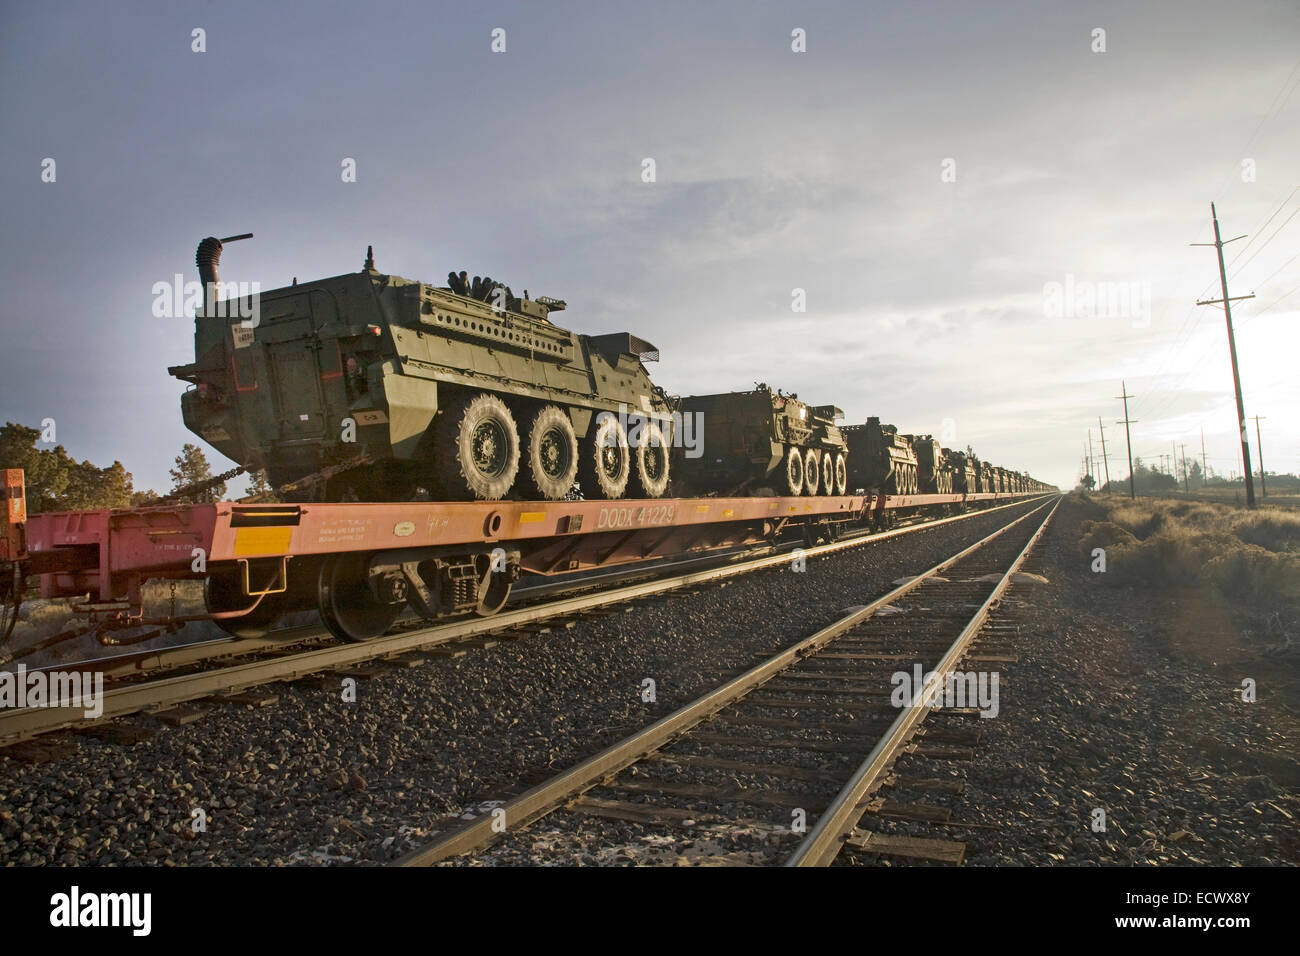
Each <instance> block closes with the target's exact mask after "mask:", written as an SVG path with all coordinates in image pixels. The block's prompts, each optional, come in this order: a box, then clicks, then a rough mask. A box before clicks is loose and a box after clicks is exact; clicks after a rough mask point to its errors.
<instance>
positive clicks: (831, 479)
mask: <svg viewBox="0 0 1300 956" xmlns="http://www.w3.org/2000/svg"><path fill="white" fill-rule="evenodd" d="M821 481H822V494H824V495H833V494H835V459H834V458H833V457H832V456H831V453H830V452H828V451H824V452H822V479H821Z"/></svg>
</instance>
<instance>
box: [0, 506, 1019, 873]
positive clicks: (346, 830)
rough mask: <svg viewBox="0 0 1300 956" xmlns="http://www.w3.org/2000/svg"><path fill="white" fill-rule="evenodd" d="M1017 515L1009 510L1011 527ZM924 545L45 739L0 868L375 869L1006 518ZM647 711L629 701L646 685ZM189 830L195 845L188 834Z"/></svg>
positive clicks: (6, 803) (5, 827)
mask: <svg viewBox="0 0 1300 956" xmlns="http://www.w3.org/2000/svg"><path fill="white" fill-rule="evenodd" d="M1026 510H1028V508H1027V507H1026V506H1020V507H1018V508H1017V509H1015V513H1017V514H1019V513H1023V512H1024V511H1026ZM1008 514H1009V512H1008V511H1002V512H999V513H997V514H995V515H977V516H975V517H972V518H970V519H968V520H965V521H960V522H955V523H952V524H949V525H945V526H942V527H939V528H932V529H926V530H922V531H917V532H914V533H911V534H907V535H904V536H902V537H899V538H895V539H891V540H886V541H881V542H876V543H873V544H869V545H866V546H864V547H862V548H855V549H852V550H850V551H848V552H845V553H841V554H837V555H833V556H830V557H828V558H825V559H820V560H811V561H809V562H808V563H807V569H806V570H805V571H803V572H796V571H793V570H792V569H790V568H789V567H782V568H781V569H779V570H772V571H765V572H759V573H756V574H753V575H746V576H743V577H740V578H737V579H732V580H731V581H730V582H728V584H727V586H726V587H717V586H712V587H709V588H706V589H704V590H701V591H699V592H696V593H692V594H689V595H684V596H681V597H676V598H667V599H664V600H660V601H657V602H653V603H643V604H637V605H634V606H629V607H627V608H620V609H618V610H617V612H616V613H614V614H612V615H610V616H608V617H601V618H593V619H584V620H579V621H578V622H577V623H576V624H575V625H574V626H573V627H572V628H570V629H557V630H555V631H552V632H551V633H548V634H540V635H536V636H533V637H531V638H528V639H526V640H522V641H517V642H503V643H501V644H498V645H497V646H495V647H491V648H486V649H481V650H471V651H470V652H469V653H467V654H466V655H465V656H462V657H458V658H448V659H441V658H435V659H432V660H430V661H429V662H428V663H426V664H424V665H423V666H420V667H416V668H411V669H397V668H394V669H391V670H388V669H385V670H384V671H383V672H382V673H380V674H378V675H376V676H375V677H373V679H364V678H359V679H357V681H356V685H357V687H356V696H357V700H356V702H355V703H349V702H345V701H344V700H343V699H342V698H343V693H342V678H341V676H338V675H335V676H333V677H331V678H329V679H327V680H326V681H323V682H322V683H321V686H313V685H312V684H311V683H310V682H308V681H302V682H298V683H296V684H290V685H283V686H281V685H276V686H274V687H273V688H271V689H272V690H273V692H274V693H276V694H278V696H279V699H278V701H276V702H275V703H272V704H270V705H269V706H266V707H254V706H250V705H236V704H228V703H226V704H223V703H214V702H203V703H202V705H201V706H202V707H204V708H205V709H206V711H207V713H206V715H205V716H204V717H203V718H202V719H200V720H199V721H197V722H195V723H190V724H185V725H182V726H177V727H171V726H166V727H162V726H158V724H157V722H156V721H155V720H154V718H151V717H144V716H141V717H137V718H130V719H127V720H124V721H118V722H116V724H115V725H114V726H122V725H125V726H127V727H141V728H144V729H145V730H156V731H157V732H156V733H155V734H153V735H151V736H148V737H147V738H146V739H142V740H139V741H137V742H134V743H121V742H111V741H109V740H104V739H99V738H98V737H96V736H91V735H89V734H61V735H59V739H60V740H61V741H66V742H67V749H68V752H67V753H65V754H63V755H61V756H59V757H58V758H57V759H55V760H53V761H51V762H48V763H30V762H25V761H19V760H16V759H14V758H13V757H10V756H5V755H4V753H3V751H0V781H2V782H0V846H2V847H3V851H4V852H3V857H4V860H5V862H6V863H8V864H11V865H12V864H17V865H34V864H41V863H59V864H114V863H116V864H121V863H152V864H164V865H168V864H172V865H175V864H180V865H185V864H205V863H220V864H293V863H303V864H322V863H373V862H379V861H386V860H389V859H392V858H394V857H396V856H398V855H400V854H401V853H402V852H404V851H406V850H408V849H410V848H411V846H413V845H415V844H417V843H418V842H419V841H420V838H421V837H422V836H424V835H425V833H426V832H428V831H430V830H431V829H434V828H436V827H437V825H438V824H439V823H440V822H441V821H444V820H445V819H446V817H447V815H448V814H462V813H466V812H484V810H486V809H488V808H490V803H488V802H490V801H495V800H505V799H508V798H509V797H510V796H512V795H513V794H514V793H516V792H518V791H519V790H521V789H524V788H526V787H527V786H531V785H533V784H535V783H537V782H539V781H540V780H542V779H544V778H545V777H547V776H549V775H550V774H552V773H554V772H555V771H557V770H559V769H562V768H563V767H566V766H569V765H571V764H573V763H575V762H577V761H579V760H581V759H582V758H584V757H586V756H589V755H591V754H593V753H595V752H596V751H598V750H600V749H601V748H603V747H605V746H608V745H609V744H611V743H613V742H615V741H616V740H618V739H621V738H622V737H625V736H627V735H628V734H630V733H632V732H634V731H636V730H638V729H640V728H641V727H643V726H645V725H647V724H649V723H651V722H653V721H654V720H656V719H658V718H660V717H662V716H664V715H665V714H667V713H669V712H671V711H672V710H674V709H676V708H677V707H680V706H681V705H683V704H685V703H687V702H689V701H690V700H692V699H694V698H695V697H697V696H699V695H700V694H702V693H704V692H705V691H707V690H709V689H711V688H712V687H714V686H716V685H717V684H719V683H721V682H723V681H725V680H727V679H729V678H731V677H734V676H735V675H736V674H738V673H741V672H743V671H744V670H746V669H748V668H749V667H751V666H753V664H754V663H756V662H757V660H758V659H760V658H761V657H763V656H767V655H770V654H771V653H774V652H775V651H777V650H779V649H780V648H782V647H785V646H787V645H789V644H790V643H793V642H794V641H796V640H798V639H800V638H802V637H804V636H806V635H807V634H809V633H812V632H813V631H815V630H816V629H818V628H820V627H822V626H824V625H826V624H828V623H830V622H831V621H833V620H835V619H836V618H837V617H839V616H840V612H841V611H842V609H843V608H845V607H846V606H849V605H854V604H862V603H866V602H867V601H869V600H871V599H872V598H874V597H877V596H879V595H880V594H882V593H884V592H885V591H887V590H888V589H889V585H890V582H891V581H893V580H895V579H897V578H899V577H900V576H903V575H907V574H914V573H917V572H919V571H921V570H924V569H925V568H927V567H930V566H931V565H933V564H935V563H937V562H938V561H939V560H942V559H943V558H944V557H946V556H948V555H950V554H951V553H953V552H954V551H956V550H958V548H960V547H962V546H964V545H966V544H970V543H973V542H974V541H976V540H977V539H978V538H980V537H982V536H984V535H986V534H988V533H990V532H991V531H992V530H994V529H995V528H996V527H998V526H999V525H1000V524H1002V523H1003V522H1005V521H1006V520H1007V515H1008ZM646 679H650V680H653V681H654V682H655V687H654V689H655V700H654V702H646V701H643V691H644V689H645V686H646V685H645V684H644V681H645V680H646ZM196 831H197V832H196Z"/></svg>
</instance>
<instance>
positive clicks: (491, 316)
mask: <svg viewBox="0 0 1300 956" xmlns="http://www.w3.org/2000/svg"><path fill="white" fill-rule="evenodd" d="M233 238H244V237H233ZM225 241H226V242H228V241H230V240H225ZM222 247H223V240H218V239H214V238H208V239H204V240H203V242H202V243H201V244H200V245H199V249H198V253H197V254H196V256H195V260H196V262H197V264H198V267H199V278H200V280H201V282H202V284H203V288H204V290H205V291H206V295H205V302H204V304H203V306H202V307H201V308H200V309H199V310H198V312H197V314H196V315H195V320H194V325H195V331H194V356H195V358H194V362H193V363H191V364H189V365H182V366H175V367H173V368H171V369H170V371H171V373H172V374H173V375H174V376H176V377H177V378H179V379H181V380H183V381H185V382H188V383H190V385H191V388H190V389H189V390H188V391H186V392H185V394H184V395H183V396H182V399H181V409H182V414H183V416H184V419H185V424H186V426H187V427H188V428H189V429H190V430H191V431H193V432H195V433H196V434H198V435H200V436H201V437H202V438H203V439H204V440H205V441H207V442H208V443H209V444H211V445H212V446H213V447H215V448H216V449H217V450H218V451H220V452H221V453H222V454H223V455H226V456H227V457H228V458H231V459H232V460H234V461H236V462H238V463H239V464H240V465H242V466H244V467H246V468H248V469H249V470H264V471H265V472H266V474H267V477H268V478H269V480H270V483H271V485H272V486H276V487H283V488H284V491H283V492H282V494H283V496H284V497H286V498H289V499H291V500H304V499H306V500H328V501H346V500H362V501H391V500H406V499H413V498H421V497H427V498H435V499H444V500H473V499H484V500H493V499H500V498H506V497H516V498H518V497H523V498H532V499H561V498H564V497H566V496H567V495H570V494H571V493H572V490H573V487H574V483H575V480H576V481H578V482H580V487H581V493H582V494H583V496H585V497H587V498H597V497H599V498H621V497H624V496H625V495H631V496H634V497H645V498H658V497H660V496H662V495H663V494H664V493H665V491H666V490H667V488H668V478H669V474H668V473H669V465H670V458H669V445H670V443H671V435H670V434H669V432H670V431H671V427H670V425H668V424H667V422H669V421H670V412H671V409H670V407H669V403H668V398H667V396H666V395H665V394H664V393H663V391H662V390H661V389H659V388H657V387H656V386H655V385H654V384H653V383H652V382H651V381H650V376H649V374H648V373H647V372H646V367H645V363H647V362H650V361H657V360H658V358H659V353H658V351H657V350H656V349H655V347H654V346H653V345H651V344H650V343H649V342H647V341H645V340H644V339H641V338H639V337H638V336H636V335H633V334H632V333H630V332H616V333H611V334H607V335H580V334H577V333H574V332H570V331H568V330H566V329H562V328H560V327H559V326H557V325H555V324H553V323H552V321H551V316H552V314H553V313H555V312H558V311H560V310H562V309H564V308H565V303H564V302H562V301H560V300H558V299H552V298H547V297H544V296H539V297H537V298H536V299H534V298H530V297H529V294H528V292H527V291H526V290H525V292H524V294H523V295H522V296H518V297H516V296H515V295H514V294H513V292H512V291H511V290H510V288H509V287H508V286H506V285H503V284H502V283H500V282H496V281H494V280H492V279H491V278H480V277H478V276H475V277H474V279H473V280H472V281H471V280H470V279H469V277H468V276H467V274H466V273H464V272H461V273H460V274H459V275H457V274H455V273H452V274H450V275H449V276H448V285H447V286H445V287H437V286H432V285H428V284H426V283H423V282H417V281H413V280H410V279H404V278H401V277H399V276H395V275H388V274H385V273H382V272H380V271H379V270H378V269H377V268H376V267H375V261H374V255H373V252H372V251H371V250H367V255H366V260H365V264H364V265H363V267H362V269H361V271H360V272H354V273H349V274H345V275H338V276H334V277H331V278H327V279H320V280H316V281H312V282H303V283H298V282H297V280H296V279H295V280H294V284H293V285H290V286H285V287H283V288H279V289H272V290H270V291H267V292H262V293H260V295H254V296H250V297H249V300H248V301H242V300H241V301H238V302H236V301H233V300H229V299H228V300H219V299H218V298H217V294H216V293H217V291H218V290H220V289H222V285H221V284H220V281H219V278H218V264H219V261H220V257H221V252H222ZM253 300H256V301H253ZM250 314H251V315H252V316H253V317H252V319H251V320H250V319H249V318H248V316H249V315H250ZM629 415H631V416H632V417H633V418H636V417H641V419H642V420H641V421H638V422H637V426H638V427H637V431H638V432H639V434H638V437H637V440H632V441H630V440H629V436H628V431H629V426H628V421H629Z"/></svg>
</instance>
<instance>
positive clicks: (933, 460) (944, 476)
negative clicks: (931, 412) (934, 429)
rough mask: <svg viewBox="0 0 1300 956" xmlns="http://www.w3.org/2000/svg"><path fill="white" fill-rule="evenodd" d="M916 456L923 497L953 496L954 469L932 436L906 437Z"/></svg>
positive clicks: (919, 486) (918, 485) (920, 489)
mask: <svg viewBox="0 0 1300 956" xmlns="http://www.w3.org/2000/svg"><path fill="white" fill-rule="evenodd" d="M903 437H904V438H906V439H907V440H908V441H909V442H910V443H911V445H912V454H914V455H915V456H916V481H917V489H918V491H920V493H921V494H923V495H950V494H952V484H953V482H952V477H953V476H952V469H951V468H950V467H949V465H948V462H947V459H946V458H945V457H944V454H943V446H941V445H940V444H939V443H938V442H937V441H935V440H934V437H933V436H931V435H904V436H903Z"/></svg>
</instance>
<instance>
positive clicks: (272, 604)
mask: <svg viewBox="0 0 1300 956" xmlns="http://www.w3.org/2000/svg"><path fill="white" fill-rule="evenodd" d="M243 581H244V572H243V570H242V569H241V568H239V567H234V568H218V569H216V570H214V571H211V572H209V574H208V576H207V578H206V580H204V582H203V603H204V605H205V606H206V607H207V609H208V613H209V614H220V613H221V612H223V611H241V610H243V609H244V608H246V607H248V606H249V605H250V604H252V603H253V600H254V599H253V598H251V597H249V596H248V595H247V594H245V593H244V584H243ZM284 611H285V607H284V595H283V594H268V595H266V596H265V597H264V598H262V600H261V601H260V602H258V605H257V607H255V608H254V609H253V610H252V611H251V612H249V613H248V614H245V615H244V616H243V617H232V618H225V619H218V620H216V621H213V623H214V624H216V625H217V627H219V628H221V629H222V630H223V631H225V632H226V633H227V634H229V635H231V636H232V637H239V638H243V639H244V640H255V639H257V638H259V637H264V636H266V632H267V631H269V630H270V629H271V626H272V625H274V624H275V622H276V621H278V620H279V619H280V616H281V615H282V614H284Z"/></svg>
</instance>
